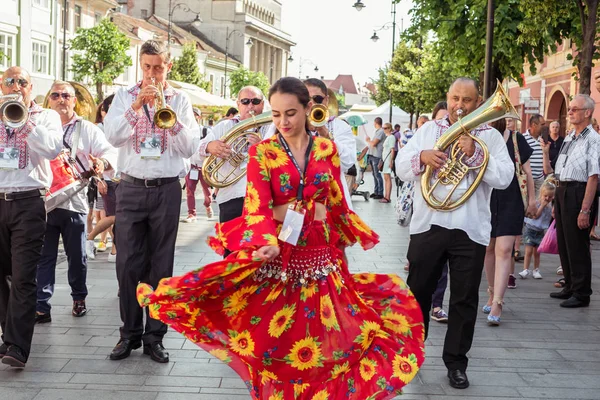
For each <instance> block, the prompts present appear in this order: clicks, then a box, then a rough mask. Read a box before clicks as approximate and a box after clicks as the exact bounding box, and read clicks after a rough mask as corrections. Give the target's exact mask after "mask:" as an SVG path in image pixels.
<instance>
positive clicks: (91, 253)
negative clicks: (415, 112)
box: [85, 240, 96, 260]
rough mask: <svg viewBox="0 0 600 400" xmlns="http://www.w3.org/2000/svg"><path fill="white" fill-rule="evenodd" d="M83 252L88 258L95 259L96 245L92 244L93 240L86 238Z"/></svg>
mask: <svg viewBox="0 0 600 400" xmlns="http://www.w3.org/2000/svg"><path fill="white" fill-rule="evenodd" d="M85 254H87V257H88V258H89V259H90V260H95V259H96V246H94V241H93V240H87V241H86V242H85Z"/></svg>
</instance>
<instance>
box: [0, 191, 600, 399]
mask: <svg viewBox="0 0 600 400" xmlns="http://www.w3.org/2000/svg"><path fill="white" fill-rule="evenodd" d="M369 182H370V180H369ZM367 186H368V187H369V188H371V186H372V185H371V184H370V183H368V184H367ZM394 199H395V196H394ZM197 203H198V205H199V206H200V209H201V210H203V208H202V206H201V205H202V202H201V201H200V200H198V202H197ZM354 205H355V209H356V211H357V212H358V213H359V214H360V215H361V216H362V217H363V218H364V219H365V220H366V221H367V222H368V223H369V224H370V225H371V226H372V227H373V228H374V229H375V230H376V231H377V232H378V233H379V234H380V236H381V243H380V244H379V245H378V246H377V247H376V248H375V249H372V250H370V251H368V252H364V251H362V250H361V249H360V248H358V247H357V248H353V249H350V250H349V251H348V257H349V261H350V268H351V270H353V271H374V272H378V273H389V272H394V273H398V274H400V275H401V276H403V277H406V273H405V272H404V271H403V268H402V267H403V265H404V263H405V254H406V250H407V246H408V231H407V229H406V228H401V227H400V226H398V225H396V223H395V215H394V211H393V204H380V203H379V202H376V201H370V202H365V201H364V200H363V199H362V198H360V197H354ZM213 206H214V207H215V208H216V204H214V203H213ZM184 208H185V206H183V209H182V210H183V211H182V212H185V210H184ZM213 223H214V221H213V222H208V221H207V220H206V217H205V216H202V217H201V218H200V219H199V221H198V222H197V223H195V224H181V225H180V229H179V236H178V240H177V251H176V256H175V262H176V265H175V273H176V274H180V273H182V272H183V271H188V270H190V269H193V268H196V267H198V266H201V265H203V264H206V263H208V262H211V261H214V260H218V259H219V257H218V256H216V255H214V254H212V252H211V251H210V250H209V248H208V247H207V245H206V244H205V243H204V239H205V237H206V236H207V234H208V233H209V232H210V231H211V229H212V225H213ZM473 223H477V222H476V221H473ZM599 249H600V246H599V245H598V244H594V251H593V258H594V260H595V261H596V266H597V265H599V264H598V261H599V259H600V253H599V251H598V250H599ZM107 255H108V252H106V253H98V256H97V258H96V260H95V261H91V262H90V263H89V272H88V284H89V289H90V294H89V297H88V299H87V304H88V307H89V308H90V312H89V313H88V315H87V316H85V317H83V318H73V317H72V316H71V313H70V311H71V298H70V294H69V293H70V290H69V287H68V284H67V279H66V262H64V260H63V262H62V263H61V264H59V265H58V268H57V288H56V294H55V296H54V298H53V301H52V303H53V309H52V319H53V320H52V323H49V324H45V325H40V326H36V331H35V336H34V339H33V349H32V354H31V358H30V359H29V362H28V364H27V368H26V369H25V370H23V371H17V370H9V369H7V368H5V366H4V365H2V364H0V399H2V400H30V399H35V400H58V399H61V400H80V399H86V400H94V399H102V400H104V399H114V400H121V399H122V400H137V399H143V400H167V399H168V400H187V399H190V400H191V399H194V400H202V399H210V400H238V399H249V398H250V397H249V395H248V393H247V391H246V389H245V386H244V384H243V383H242V381H241V380H240V379H239V378H238V377H237V376H236V375H235V374H234V373H233V371H232V370H230V369H229V368H228V367H227V366H225V365H223V364H221V363H220V362H219V361H218V360H216V359H214V358H212V357H211V356H210V355H208V354H207V353H205V352H204V351H202V350H200V349H199V348H198V347H196V345H194V344H193V343H190V342H189V341H187V340H185V339H184V338H183V337H182V336H181V335H179V334H178V333H176V332H174V331H169V333H168V334H167V336H166V337H165V340H164V344H165V347H166V348H167V349H168V350H169V352H170V354H171V362H169V363H168V364H158V363H155V362H153V361H151V360H150V359H149V358H148V357H147V356H143V355H142V354H141V351H140V350H137V351H134V352H133V353H132V355H131V356H130V357H129V358H128V359H126V360H122V361H111V360H109V359H108V354H109V353H110V351H111V349H112V347H113V346H114V345H115V344H116V343H117V341H118V339H119V330H118V328H119V326H120V324H121V321H120V319H119V313H118V300H117V282H116V277H115V265H114V264H109V263H108V262H107ZM557 264H558V257H557V256H543V257H542V269H541V271H542V274H543V276H544V278H543V279H542V280H533V279H527V280H519V281H518V282H517V283H518V285H519V286H518V288H517V289H516V290H509V291H507V294H506V305H505V308H504V309H505V311H504V313H503V315H502V326H500V327H488V326H487V325H486V324H485V316H484V314H482V313H480V314H479V320H478V322H477V327H476V330H475V341H474V344H473V348H472V349H471V352H470V354H469V355H470V364H469V369H468V371H467V372H468V375H469V379H470V380H471V387H470V388H469V389H466V390H462V391H459V390H455V389H452V388H450V387H449V385H448V382H447V379H446V377H445V374H446V370H445V368H444V366H443V363H442V360H441V351H442V345H443V338H444V334H445V326H444V325H443V324H439V323H436V322H432V325H431V327H432V329H431V334H430V337H429V339H428V340H427V343H426V344H427V360H426V362H425V365H424V366H423V368H422V370H421V371H420V372H419V374H418V375H417V377H416V378H415V380H414V381H413V382H412V383H411V384H410V385H408V386H407V387H406V390H405V395H404V396H402V398H403V399H419V400H427V399H462V398H471V399H478V400H486V399H505V400H508V399H523V398H525V399H567V398H568V399H600V314H599V312H598V311H599V310H600V300H598V299H599V298H598V296H594V297H592V304H591V306H590V307H589V308H584V309H575V310H567V309H562V308H560V307H559V306H558V301H557V300H553V299H550V298H549V297H548V293H549V292H550V291H552V290H553V286H552V283H553V282H554V281H555V280H556V275H555V270H556V266H557ZM521 265H522V264H517V268H520V267H521ZM599 275H600V274H599V273H598V270H597V269H595V271H594V278H593V279H594V284H593V286H594V290H595V291H596V293H599V292H600V276H599ZM484 279H485V278H484ZM486 286H487V285H486V283H485V282H482V284H481V290H480V295H481V301H480V306H481V305H483V302H484V301H485V299H486V298H487V297H486V295H485V289H486ZM445 303H447V296H446V298H445Z"/></svg>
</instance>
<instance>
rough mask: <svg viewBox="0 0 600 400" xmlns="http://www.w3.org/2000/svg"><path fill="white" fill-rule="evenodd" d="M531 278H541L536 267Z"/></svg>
mask: <svg viewBox="0 0 600 400" xmlns="http://www.w3.org/2000/svg"><path fill="white" fill-rule="evenodd" d="M533 279H542V274H540V270H539V269H537V268H536V269H534V270H533Z"/></svg>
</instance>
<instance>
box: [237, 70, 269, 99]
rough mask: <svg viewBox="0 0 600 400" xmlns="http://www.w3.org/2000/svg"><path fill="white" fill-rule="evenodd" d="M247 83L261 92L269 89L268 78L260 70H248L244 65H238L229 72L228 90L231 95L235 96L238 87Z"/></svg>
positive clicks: (240, 87) (238, 89)
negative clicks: (238, 66)
mask: <svg viewBox="0 0 600 400" xmlns="http://www.w3.org/2000/svg"><path fill="white" fill-rule="evenodd" d="M249 85H251V86H256V87H257V88H259V89H260V90H261V91H262V92H263V93H267V92H268V91H269V80H268V79H267V77H266V75H265V74H263V73H262V72H256V71H250V70H249V69H247V68H245V67H240V68H239V69H238V70H236V71H233V72H232V73H231V74H230V77H229V90H230V91H231V95H232V96H237V94H238V93H239V91H240V89H242V88H243V87H244V86H249Z"/></svg>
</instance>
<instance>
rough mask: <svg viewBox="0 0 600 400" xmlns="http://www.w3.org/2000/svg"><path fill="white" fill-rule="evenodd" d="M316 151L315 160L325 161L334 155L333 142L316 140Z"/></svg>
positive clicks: (321, 139) (322, 139)
mask: <svg viewBox="0 0 600 400" xmlns="http://www.w3.org/2000/svg"><path fill="white" fill-rule="evenodd" d="M314 149H315V153H314V154H315V160H317V161H320V160H324V159H326V158H327V157H329V156H330V155H331V154H332V153H333V142H332V141H331V140H327V139H324V138H316V139H315V147H314Z"/></svg>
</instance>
